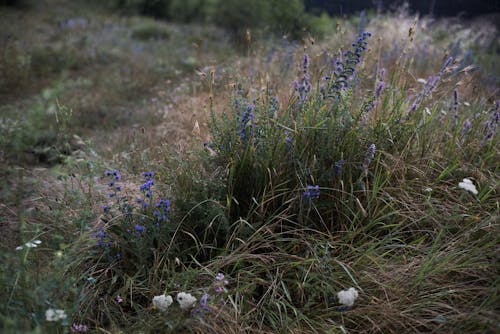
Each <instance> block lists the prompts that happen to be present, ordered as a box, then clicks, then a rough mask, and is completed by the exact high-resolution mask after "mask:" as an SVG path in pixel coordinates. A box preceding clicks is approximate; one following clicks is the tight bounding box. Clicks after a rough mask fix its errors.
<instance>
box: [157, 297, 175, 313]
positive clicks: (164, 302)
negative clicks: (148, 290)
mask: <svg viewBox="0 0 500 334" xmlns="http://www.w3.org/2000/svg"><path fill="white" fill-rule="evenodd" d="M172 303H173V300H172V297H171V296H168V295H167V296H166V295H160V296H154V298H153V305H154V307H155V308H157V309H158V310H160V311H166V310H167V309H168V308H169V307H170V305H172Z"/></svg>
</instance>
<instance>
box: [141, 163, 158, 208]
mask: <svg viewBox="0 0 500 334" xmlns="http://www.w3.org/2000/svg"><path fill="white" fill-rule="evenodd" d="M142 176H144V178H145V182H144V183H143V184H141V186H140V187H139V189H140V190H141V191H142V192H143V193H144V196H146V197H147V198H151V196H152V190H151V187H152V186H153V185H154V184H155V180H154V176H155V173H154V172H152V171H150V172H143V173H142ZM137 202H138V203H141V202H142V200H141V199H138V200H137ZM143 206H144V207H147V203H143Z"/></svg>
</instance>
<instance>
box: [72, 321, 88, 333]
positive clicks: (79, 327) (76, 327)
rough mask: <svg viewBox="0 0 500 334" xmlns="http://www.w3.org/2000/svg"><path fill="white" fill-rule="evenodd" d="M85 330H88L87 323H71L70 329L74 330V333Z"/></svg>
mask: <svg viewBox="0 0 500 334" xmlns="http://www.w3.org/2000/svg"><path fill="white" fill-rule="evenodd" d="M87 330H88V327H87V325H84V324H77V323H73V325H71V331H72V332H75V333H78V332H86V331H87Z"/></svg>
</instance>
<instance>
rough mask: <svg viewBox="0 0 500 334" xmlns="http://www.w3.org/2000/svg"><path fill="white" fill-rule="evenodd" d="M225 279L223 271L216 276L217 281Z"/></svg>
mask: <svg viewBox="0 0 500 334" xmlns="http://www.w3.org/2000/svg"><path fill="white" fill-rule="evenodd" d="M223 279H224V274H223V273H218V274H217V275H216V276H215V280H216V281H222V280H223Z"/></svg>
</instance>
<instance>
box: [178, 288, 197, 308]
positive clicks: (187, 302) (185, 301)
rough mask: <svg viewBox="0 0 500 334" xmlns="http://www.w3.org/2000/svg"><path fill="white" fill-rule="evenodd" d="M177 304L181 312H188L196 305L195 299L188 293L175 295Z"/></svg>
mask: <svg viewBox="0 0 500 334" xmlns="http://www.w3.org/2000/svg"><path fill="white" fill-rule="evenodd" d="M177 302H178V303H179V305H180V306H181V309H183V310H189V309H190V308H192V307H193V306H194V304H195V303H196V298H195V297H193V296H191V294H190V293H185V292H179V293H178V294H177Z"/></svg>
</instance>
